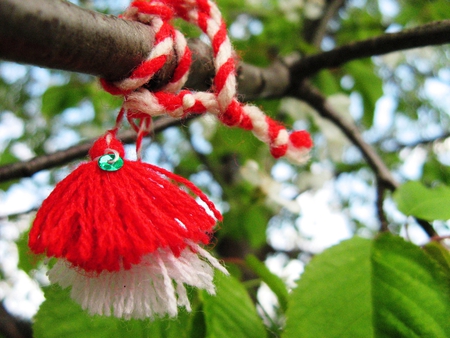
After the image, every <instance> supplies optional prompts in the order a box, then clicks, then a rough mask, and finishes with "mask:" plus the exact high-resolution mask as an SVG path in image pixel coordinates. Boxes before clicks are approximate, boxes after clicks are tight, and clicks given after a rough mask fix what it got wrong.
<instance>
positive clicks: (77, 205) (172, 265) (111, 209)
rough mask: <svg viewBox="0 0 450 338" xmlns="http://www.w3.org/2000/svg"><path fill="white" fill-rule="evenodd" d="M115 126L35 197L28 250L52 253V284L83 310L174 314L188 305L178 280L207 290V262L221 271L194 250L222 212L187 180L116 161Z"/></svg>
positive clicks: (210, 272) (119, 149)
mask: <svg viewBox="0 0 450 338" xmlns="http://www.w3.org/2000/svg"><path fill="white" fill-rule="evenodd" d="M115 133H116V130H115V129H114V130H111V131H109V132H107V133H106V134H105V135H104V136H103V137H101V138H100V139H98V140H97V141H96V142H95V143H94V145H93V146H92V148H91V150H90V151H89V156H90V158H91V160H90V161H89V162H87V163H83V164H81V165H80V166H79V167H78V168H77V169H76V170H75V171H74V172H72V173H71V174H70V175H69V176H67V177H66V178H65V179H64V180H62V181H61V182H59V183H58V184H57V186H56V187H55V189H54V190H53V191H52V193H51V194H50V196H49V197H48V198H47V199H46V200H45V201H44V202H43V203H42V206H41V208H40V209H39V210H38V212H37V215H36V218H35V220H34V222H33V226H32V228H31V230H30V235H29V242H28V244H29V247H30V249H31V250H32V251H33V252H34V253H36V254H46V255H47V256H48V257H56V258H58V261H57V262H56V264H55V265H54V266H53V267H52V269H51V270H50V271H49V274H48V276H49V279H50V281H51V282H52V283H57V284H59V285H60V286H61V287H63V288H66V287H71V297H72V298H73V299H74V300H75V301H77V302H78V303H79V304H80V305H81V306H82V308H83V309H86V310H87V311H88V312H89V313H90V314H98V315H104V316H116V317H119V318H125V319H130V318H156V317H164V316H165V315H168V316H170V317H173V316H176V314H177V312H178V306H184V307H185V308H186V309H187V310H188V311H190V305H189V300H188V298H187V294H186V288H185V285H189V286H193V287H197V288H200V289H205V290H207V291H208V292H209V293H211V294H214V292H215V290H214V284H213V276H214V269H218V270H220V271H222V272H223V273H225V274H228V273H227V271H226V270H225V268H224V267H223V266H222V265H221V264H220V263H219V262H218V261H217V259H215V258H214V257H213V256H211V254H209V253H208V252H207V251H206V250H204V249H203V248H201V247H200V245H207V244H208V243H209V242H210V239H211V236H212V234H213V232H214V227H215V224H216V222H217V221H218V220H219V221H220V220H221V219H222V216H221V214H220V213H219V211H217V210H216V208H215V207H214V204H213V203H212V202H211V201H210V200H209V199H208V198H207V197H206V195H205V194H203V193H202V192H201V191H200V189H198V188H197V187H195V186H194V185H193V184H192V183H191V182H189V181H188V180H186V179H184V178H182V177H180V176H177V175H175V174H173V173H170V172H168V171H166V170H164V169H162V168H158V167H156V166H154V165H151V164H147V163H144V162H141V161H129V160H126V159H123V157H124V148H123V146H122V144H121V143H120V142H119V141H118V140H117V139H116V138H115ZM180 186H182V187H183V189H180ZM196 199H198V200H200V201H201V202H202V205H200V204H199V203H198V202H197V200H196Z"/></svg>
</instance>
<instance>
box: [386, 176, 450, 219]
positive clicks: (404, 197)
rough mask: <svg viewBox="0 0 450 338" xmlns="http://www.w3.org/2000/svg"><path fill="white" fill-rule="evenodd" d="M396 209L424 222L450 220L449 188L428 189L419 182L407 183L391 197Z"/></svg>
mask: <svg viewBox="0 0 450 338" xmlns="http://www.w3.org/2000/svg"><path fill="white" fill-rule="evenodd" d="M393 197H394V200H395V202H396V203H397V207H398V209H399V210H400V211H401V212H402V213H404V214H405V215H407V216H415V217H417V218H421V219H424V220H428V221H432V220H438V219H439V220H447V219H450V208H449V205H450V188H448V187H446V186H439V187H436V188H434V189H428V188H426V187H425V186H424V185H422V184H421V183H420V182H415V181H411V182H407V183H405V184H403V185H402V186H400V187H399V188H398V189H397V190H396V191H395V193H394V195H393Z"/></svg>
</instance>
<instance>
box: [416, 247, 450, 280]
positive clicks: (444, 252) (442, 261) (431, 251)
mask: <svg viewBox="0 0 450 338" xmlns="http://www.w3.org/2000/svg"><path fill="white" fill-rule="evenodd" d="M423 249H424V251H425V252H426V253H427V254H428V255H429V256H430V257H431V258H432V259H434V261H435V262H436V263H438V264H439V265H440V266H441V267H442V269H443V270H444V271H445V273H446V274H447V276H448V277H449V279H450V252H449V251H448V249H447V248H445V247H444V246H443V245H442V244H441V243H439V242H434V241H433V242H430V243H428V244H426V245H425V246H424V247H423Z"/></svg>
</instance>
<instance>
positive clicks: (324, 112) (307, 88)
mask: <svg viewBox="0 0 450 338" xmlns="http://www.w3.org/2000/svg"><path fill="white" fill-rule="evenodd" d="M292 96H294V97H296V98H298V99H301V100H303V101H305V102H306V103H308V104H309V105H310V106H311V107H313V108H314V109H315V110H316V111H317V112H318V113H319V114H320V116H322V117H323V118H325V119H327V120H330V121H332V122H333V123H334V124H335V125H336V126H337V127H338V128H339V129H340V130H341V131H342V132H343V133H344V134H345V135H346V136H347V137H348V139H349V140H350V141H351V142H352V143H353V144H354V145H355V146H356V147H358V149H359V150H360V151H361V153H362V155H363V156H364V158H365V159H366V161H367V163H368V164H369V166H370V167H371V168H372V171H373V172H374V174H375V176H376V179H377V183H376V184H377V202H376V206H377V213H378V216H379V219H380V224H381V229H382V230H386V229H387V220H386V218H385V215H384V212H383V205H382V202H383V198H382V197H383V196H384V192H385V189H389V190H391V191H394V190H395V189H397V188H398V186H399V183H398V182H397V181H396V180H395V179H394V177H393V176H392V174H391V172H390V170H389V168H388V167H387V166H386V164H385V163H384V162H383V160H382V159H381V157H380V156H379V155H378V154H377V152H376V151H375V150H374V149H373V148H372V147H371V146H370V144H368V143H367V142H366V141H364V138H363V137H362V135H361V133H360V132H359V130H358V128H357V127H356V126H355V125H354V124H353V123H351V122H349V121H347V120H345V119H343V118H342V117H341V116H340V115H339V114H338V113H337V112H336V111H335V110H334V109H333V108H332V107H330V106H329V105H328V103H327V100H326V98H325V97H324V96H323V95H322V94H321V93H320V92H319V91H318V90H317V89H316V88H314V87H313V86H312V85H311V84H310V83H309V82H307V81H303V82H302V85H301V86H300V87H299V88H297V91H295V92H293V93H292ZM416 221H417V223H418V224H419V225H420V226H421V227H422V229H423V230H424V231H425V232H426V233H427V234H428V236H430V237H433V236H436V235H437V233H436V231H435V230H434V228H433V227H432V226H431V225H430V224H429V223H428V222H426V221H423V220H420V219H416Z"/></svg>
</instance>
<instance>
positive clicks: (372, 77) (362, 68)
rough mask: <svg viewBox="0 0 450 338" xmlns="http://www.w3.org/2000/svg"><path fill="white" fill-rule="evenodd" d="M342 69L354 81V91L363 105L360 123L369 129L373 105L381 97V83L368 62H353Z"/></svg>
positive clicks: (371, 121)
mask: <svg viewBox="0 0 450 338" xmlns="http://www.w3.org/2000/svg"><path fill="white" fill-rule="evenodd" d="M344 68H345V70H347V71H348V72H349V73H350V75H351V76H352V77H353V79H354V80H355V86H354V90H356V91H358V92H359V93H360V94H361V96H362V99H363V104H364V115H363V118H362V122H363V124H364V126H365V127H371V126H372V123H373V116H374V112H375V105H376V103H377V101H378V99H379V98H380V97H381V96H382V95H383V81H382V80H381V79H380V78H379V77H378V76H377V75H376V73H375V72H374V66H373V64H372V62H371V61H370V60H358V61H353V62H350V63H348V64H346V65H345V66H344Z"/></svg>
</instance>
